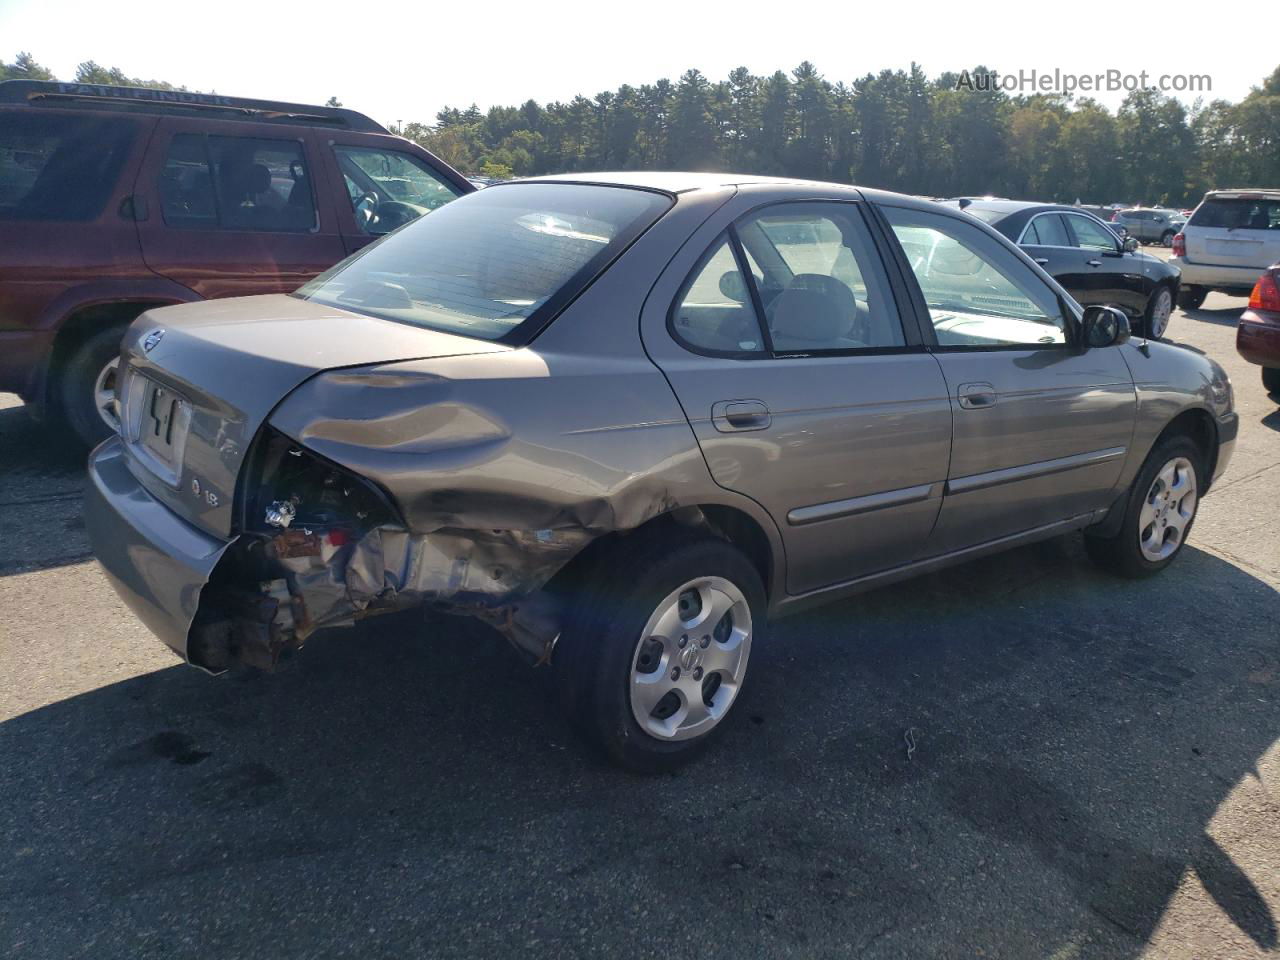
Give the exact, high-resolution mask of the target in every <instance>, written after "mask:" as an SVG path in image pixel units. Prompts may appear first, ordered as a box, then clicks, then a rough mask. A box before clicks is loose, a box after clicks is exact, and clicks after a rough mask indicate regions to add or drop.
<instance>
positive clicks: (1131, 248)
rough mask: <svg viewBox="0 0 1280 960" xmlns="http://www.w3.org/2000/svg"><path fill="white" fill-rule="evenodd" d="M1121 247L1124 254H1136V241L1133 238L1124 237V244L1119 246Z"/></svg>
mask: <svg viewBox="0 0 1280 960" xmlns="http://www.w3.org/2000/svg"><path fill="white" fill-rule="evenodd" d="M1121 246H1123V247H1124V252H1125V253H1137V252H1138V241H1137V240H1135V239H1134V238H1133V237H1125V238H1124V243H1123V244H1121Z"/></svg>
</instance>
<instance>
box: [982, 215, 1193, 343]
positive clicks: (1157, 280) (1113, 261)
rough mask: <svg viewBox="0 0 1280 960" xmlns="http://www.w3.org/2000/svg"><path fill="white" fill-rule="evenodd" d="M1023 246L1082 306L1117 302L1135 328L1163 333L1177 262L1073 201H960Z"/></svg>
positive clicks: (1152, 334) (1177, 277)
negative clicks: (1143, 248)
mask: <svg viewBox="0 0 1280 960" xmlns="http://www.w3.org/2000/svg"><path fill="white" fill-rule="evenodd" d="M958 206H960V208H961V209H962V210H964V212H965V213H968V214H970V215H972V216H974V217H977V218H978V219H979V220H982V221H984V222H985V223H989V224H991V226H993V227H995V229H997V230H999V231H1000V232H1001V233H1003V234H1004V235H1005V236H1006V237H1008V238H1009V239H1010V240H1012V241H1013V242H1014V243H1016V244H1018V245H1019V246H1020V247H1022V249H1023V250H1025V251H1026V252H1027V255H1028V256H1030V257H1031V259H1033V260H1034V261H1035V262H1036V263H1038V264H1040V266H1042V267H1044V269H1045V270H1046V271H1047V272H1048V273H1049V274H1050V275H1051V276H1052V277H1053V278H1054V279H1055V280H1057V281H1058V283H1060V284H1062V286H1064V287H1065V288H1066V289H1067V292H1069V293H1070V294H1071V295H1072V296H1073V297H1075V298H1076V301H1077V302H1078V303H1079V304H1080V305H1081V306H1085V307H1087V306H1091V305H1094V304H1099V305H1106V306H1113V307H1119V308H1120V309H1121V310H1123V311H1124V312H1125V313H1126V314H1128V316H1129V318H1130V322H1131V323H1132V325H1133V329H1134V331H1135V332H1138V333H1141V334H1142V335H1143V336H1146V337H1152V338H1159V337H1163V336H1164V334H1165V331H1166V330H1167V329H1168V327H1169V316H1170V314H1171V313H1172V312H1173V305H1174V303H1175V302H1176V300H1177V297H1178V283H1179V281H1180V278H1181V274H1179V272H1178V270H1177V268H1176V267H1171V266H1169V264H1167V263H1165V262H1164V261H1163V260H1161V259H1159V258H1158V257H1153V256H1150V255H1148V254H1145V253H1140V252H1139V251H1138V243H1137V241H1136V240H1133V239H1126V240H1120V239H1119V238H1117V237H1116V235H1115V233H1114V232H1113V231H1112V230H1111V229H1110V227H1108V225H1107V224H1106V223H1104V222H1103V221H1101V220H1099V219H1098V218H1097V217H1095V216H1093V215H1092V214H1090V213H1085V212H1084V211H1082V210H1078V209H1076V208H1075V207H1068V206H1060V205H1057V204H1051V203H1032V202H1029V201H1025V200H974V201H972V202H970V203H960V204H958Z"/></svg>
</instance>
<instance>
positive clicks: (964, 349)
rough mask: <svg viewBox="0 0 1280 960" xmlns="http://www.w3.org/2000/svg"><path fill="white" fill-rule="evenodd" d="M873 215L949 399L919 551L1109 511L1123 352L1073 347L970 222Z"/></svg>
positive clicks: (1071, 321)
mask: <svg viewBox="0 0 1280 960" xmlns="http://www.w3.org/2000/svg"><path fill="white" fill-rule="evenodd" d="M880 209H881V210H882V211H883V213H884V215H885V217H886V218H887V220H888V222H889V224H890V226H891V229H892V232H893V234H894V235H895V236H896V237H897V238H898V240H899V242H900V243H901V245H902V247H903V249H904V251H905V252H906V254H907V260H908V262H909V264H910V267H911V271H912V273H913V274H914V277H915V279H916V281H917V284H918V291H917V295H918V296H919V297H920V300H919V301H918V309H920V310H921V311H922V312H923V313H924V314H925V315H926V316H927V317H928V318H929V322H930V327H929V329H927V330H926V331H925V334H926V336H928V337H929V338H930V339H931V340H932V341H933V345H932V350H933V352H934V356H936V358H937V359H938V361H939V363H940V364H941V366H942V371H943V374H944V376H945V378H946V382H947V388H948V392H949V394H950V398H951V409H952V413H953V421H954V427H953V430H952V447H951V462H950V467H949V470H948V473H947V487H946V497H945V499H944V501H943V504H942V510H941V513H940V515H939V517H938V523H937V526H936V528H935V530H934V533H933V536H932V538H931V540H930V543H929V548H928V552H929V553H930V554H931V555H940V554H944V553H949V552H952V551H955V550H960V549H964V548H966V547H970V546H975V545H978V544H981V543H984V542H987V541H991V540H996V539H999V538H1001V537H1005V536H1010V535H1014V534H1018V533H1021V532H1024V531H1028V530H1033V529H1035V528H1037V527H1042V526H1045V525H1048V524H1052V523H1055V522H1057V521H1060V520H1066V519H1068V518H1073V517H1078V516H1080V515H1083V514H1087V513H1089V512H1091V511H1093V510H1097V509H1100V508H1102V507H1105V506H1108V505H1109V504H1110V502H1111V500H1112V498H1113V496H1114V492H1113V491H1114V488H1115V485H1116V483H1117V481H1118V480H1119V476H1120V470H1121V468H1122V466H1123V464H1124V459H1125V456H1126V453H1127V450H1128V446H1129V443H1130V438H1131V435H1132V433H1133V423H1134V416H1135V413H1136V404H1137V401H1136V395H1135V391H1134V385H1133V379H1132V376H1131V375H1130V373H1129V368H1128V366H1127V365H1126V364H1125V362H1124V358H1123V357H1122V356H1121V354H1120V350H1119V349H1118V348H1114V347H1111V348H1105V349H1094V350H1082V349H1080V348H1079V347H1078V346H1076V345H1075V343H1074V339H1075V329H1074V328H1075V318H1074V317H1073V316H1071V315H1069V314H1068V313H1067V312H1066V309H1065V305H1064V304H1063V302H1062V301H1061V300H1060V299H1059V298H1058V296H1057V294H1056V293H1055V291H1054V290H1053V289H1052V288H1051V287H1049V286H1048V285H1047V284H1046V283H1045V282H1044V281H1043V280H1041V279H1040V277H1039V276H1037V275H1036V274H1035V272H1034V271H1032V270H1031V269H1030V267H1028V266H1027V265H1026V263H1025V262H1024V261H1022V260H1021V259H1020V258H1019V257H1017V256H1016V255H1015V254H1014V253H1013V252H1012V251H1010V250H1009V249H1008V248H1007V247H1005V246H1004V244H1003V243H1002V242H1000V241H998V240H997V239H995V238H994V237H992V236H990V235H989V234H988V233H987V232H986V231H984V230H982V229H981V228H980V227H978V226H977V225H975V224H974V223H973V222H972V221H969V220H967V219H961V218H960V217H955V216H950V215H948V214H943V213H935V212H932V211H922V210H918V209H914V208H906V207H896V206H890V205H882V206H881V207H880ZM919 250H927V251H928V252H929V255H928V256H927V257H921V256H919V255H917V251H919Z"/></svg>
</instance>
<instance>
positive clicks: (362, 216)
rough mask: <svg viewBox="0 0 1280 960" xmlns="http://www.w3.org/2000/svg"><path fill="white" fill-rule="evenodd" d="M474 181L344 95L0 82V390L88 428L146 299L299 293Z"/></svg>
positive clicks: (101, 410)
mask: <svg viewBox="0 0 1280 960" xmlns="http://www.w3.org/2000/svg"><path fill="white" fill-rule="evenodd" d="M474 189H475V187H474V186H473V185H472V184H471V183H469V182H468V181H467V180H466V179H465V178H464V177H463V176H462V175H461V174H460V173H458V172H457V171H456V170H454V169H452V168H451V167H449V166H448V165H447V164H446V163H444V162H442V161H441V160H439V159H438V158H437V157H434V156H432V155H431V154H430V153H428V152H427V151H425V150H423V149H422V148H421V147H419V146H417V145H416V144H414V143H411V142H409V141H408V140H404V139H402V138H400V137H395V136H392V135H391V134H390V133H388V132H387V130H386V129H384V128H383V127H381V126H379V125H378V124H377V123H375V122H374V121H372V120H370V119H369V118H368V117H366V116H364V115H363V114H359V113H356V112H354V111H351V110H343V109H336V108H328V107H312V106H300V105H298V104H289V103H274V102H269V101H262V100H244V99H240V98H236V97H224V96H220V95H216V94H198V93H185V92H172V91H158V90H144V89H135V88H131V87H110V86H99V85H89V84H75V83H44V82H37V81H29V80H10V81H6V82H3V83H0V392H14V393H17V394H19V395H20V396H21V397H22V399H23V400H25V401H26V402H27V403H28V404H30V405H31V407H32V409H33V411H35V412H36V413H37V415H43V414H44V413H45V412H46V411H57V412H60V413H62V414H63V415H65V417H66V419H67V420H68V422H69V423H70V424H71V426H72V427H73V428H74V429H75V431H76V433H77V434H79V435H80V436H81V437H82V438H83V439H84V440H85V441H86V442H90V443H92V442H96V441H97V440H99V439H101V438H102V437H104V436H106V435H107V433H108V431H109V430H111V429H112V427H113V426H114V417H115V403H114V378H115V363H116V357H117V353H118V349H119V343H120V338H121V335H122V334H123V332H124V328H125V327H126V326H127V325H128V323H129V322H130V321H131V320H133V319H134V317H136V316H137V315H138V314H140V313H141V312H142V311H143V310H146V309H148V308H150V307H155V306H160V305H164V304H171V303H183V302H186V301H190V300H202V299H207V298H211V297H232V296H240V295H246V294H257V293H278V292H283V291H290V290H293V289H294V288H295V287H297V286H298V285H300V284H301V283H303V282H304V281H306V280H309V279H310V278H311V277H313V276H315V275H316V274H317V273H319V272H321V271H322V270H324V269H326V268H328V267H330V266H332V265H333V264H334V263H336V262H337V261H339V260H341V259H342V258H344V257H345V256H347V255H348V254H350V253H352V252H353V251H355V250H357V249H359V248H360V247H362V246H363V245H364V244H366V243H368V242H369V241H370V240H372V239H375V238H376V237H378V236H379V235H381V234H384V233H387V232H388V231H390V230H393V229H395V228H396V227H398V226H400V225H401V224H404V223H407V222H408V221H410V220H413V219H414V218H415V217H418V216H420V215H421V214H423V213H426V212H428V211H429V210H432V209H434V208H436V207H439V206H441V205H443V204H445V203H447V202H448V201H450V200H452V199H454V198H455V197H457V196H460V195H461V194H464V193H470V192H471V191H473V190H474Z"/></svg>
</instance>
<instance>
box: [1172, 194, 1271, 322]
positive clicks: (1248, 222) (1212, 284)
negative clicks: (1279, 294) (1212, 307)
mask: <svg viewBox="0 0 1280 960" xmlns="http://www.w3.org/2000/svg"><path fill="white" fill-rule="evenodd" d="M1169 262H1170V263H1171V264H1173V265H1174V266H1175V267H1177V268H1178V269H1179V270H1181V271H1182V290H1181V292H1180V293H1179V294H1178V306H1180V307H1183V308H1184V309H1189V310H1194V309H1196V308H1197V307H1199V306H1200V305H1201V304H1202V303H1204V298H1205V296H1206V295H1207V294H1208V293H1209V291H1210V290H1220V291H1221V292H1223V293H1230V294H1234V295H1236V296H1241V297H1247V296H1248V295H1249V291H1250V290H1252V289H1253V285H1254V284H1255V283H1257V282H1258V277H1259V275H1261V274H1262V272H1263V271H1264V270H1266V269H1267V267H1269V266H1271V265H1272V264H1273V263H1276V262H1280V189H1262V190H1213V191H1211V192H1209V193H1206V194H1205V195H1204V199H1203V200H1201V201H1200V206H1198V207H1196V209H1195V212H1194V213H1192V214H1191V219H1190V220H1188V221H1187V224H1186V226H1184V227H1183V228H1182V232H1181V233H1180V234H1178V235H1177V236H1176V237H1174V238H1173V257H1172V258H1171V259H1170V261H1169Z"/></svg>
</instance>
